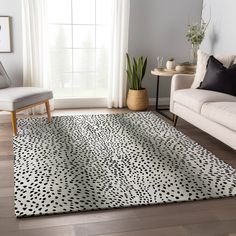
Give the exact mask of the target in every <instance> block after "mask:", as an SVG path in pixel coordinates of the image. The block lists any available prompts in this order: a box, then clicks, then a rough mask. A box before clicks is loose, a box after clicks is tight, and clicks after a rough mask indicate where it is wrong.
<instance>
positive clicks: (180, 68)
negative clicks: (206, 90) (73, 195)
mask: <svg viewBox="0 0 236 236" xmlns="http://www.w3.org/2000/svg"><path fill="white" fill-rule="evenodd" d="M175 70H176V72H179V73H181V72H183V73H184V72H189V73H193V74H194V73H195V72H196V65H194V64H191V63H189V62H183V63H180V64H179V65H177V66H176V67H175Z"/></svg>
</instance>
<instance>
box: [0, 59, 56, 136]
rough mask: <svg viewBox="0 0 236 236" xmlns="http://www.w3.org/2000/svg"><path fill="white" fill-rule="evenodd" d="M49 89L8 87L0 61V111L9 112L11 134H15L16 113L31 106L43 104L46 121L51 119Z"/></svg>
mask: <svg viewBox="0 0 236 236" xmlns="http://www.w3.org/2000/svg"><path fill="white" fill-rule="evenodd" d="M52 98H53V93H52V91H50V90H47V89H42V88H35V87H10V79H9V77H8V75H7V73H6V71H5V69H4V67H3V65H2V63H1V62H0V111H9V112H11V121H12V129H13V134H14V135H17V121H16V113H17V112H19V111H22V110H25V109H28V108H30V107H33V106H37V105H40V104H45V106H46V111H47V115H48V121H49V122H50V121H51V112H50V106H49V100H50V99H52Z"/></svg>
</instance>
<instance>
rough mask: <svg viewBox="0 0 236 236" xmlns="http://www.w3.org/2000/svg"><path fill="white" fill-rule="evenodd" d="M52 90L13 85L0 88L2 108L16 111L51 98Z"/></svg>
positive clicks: (0, 105) (0, 107)
mask: <svg viewBox="0 0 236 236" xmlns="http://www.w3.org/2000/svg"><path fill="white" fill-rule="evenodd" d="M52 97H53V94H52V91H50V90H47V89H42V88H35V87H15V88H13V87H11V88H5V89H0V110H5V111H14V110H17V109H19V108H23V107H26V106H29V105H32V104H35V103H39V102H42V101H45V100H49V99H51V98H52Z"/></svg>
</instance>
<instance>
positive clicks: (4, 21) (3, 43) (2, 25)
mask: <svg viewBox="0 0 236 236" xmlns="http://www.w3.org/2000/svg"><path fill="white" fill-rule="evenodd" d="M0 52H11V31H10V17H9V16H0Z"/></svg>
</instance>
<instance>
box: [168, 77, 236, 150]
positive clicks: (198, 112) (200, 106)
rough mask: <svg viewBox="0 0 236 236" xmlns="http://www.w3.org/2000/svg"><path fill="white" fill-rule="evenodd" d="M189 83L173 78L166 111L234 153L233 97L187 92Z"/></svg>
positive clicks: (235, 105) (189, 80)
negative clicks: (216, 140) (168, 108)
mask: <svg viewBox="0 0 236 236" xmlns="http://www.w3.org/2000/svg"><path fill="white" fill-rule="evenodd" d="M193 80H194V75H175V76H173V78H172V84H171V98H170V111H171V112H172V113H173V114H175V115H177V116H178V117H181V118H183V119H184V120H186V121H188V122H189V123H191V124H193V125H194V126H196V127H198V128H200V129H202V130H204V131H205V132H207V133H209V134H210V135H212V136H213V137H215V138H217V139H219V140H220V141H222V142H223V143H225V144H227V145H229V146H230V147H232V148H233V149H235V150H236V97H235V96H231V95H228V94H224V93H219V92H214V91H209V90H201V89H195V88H191V85H192V83H193Z"/></svg>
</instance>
